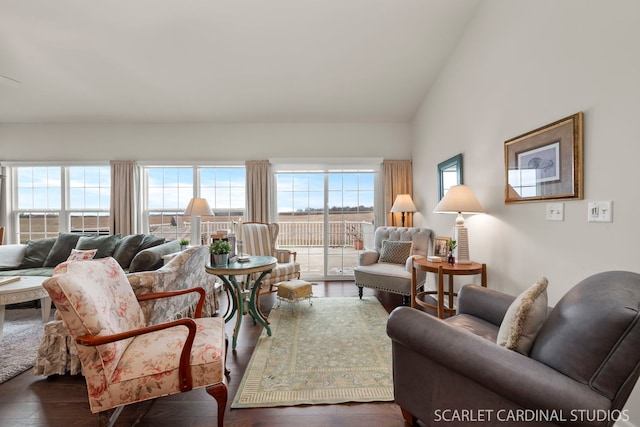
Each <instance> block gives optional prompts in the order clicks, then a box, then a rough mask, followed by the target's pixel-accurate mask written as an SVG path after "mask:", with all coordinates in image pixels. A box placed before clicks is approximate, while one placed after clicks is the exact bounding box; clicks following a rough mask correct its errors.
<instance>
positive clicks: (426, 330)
mask: <svg viewBox="0 0 640 427" xmlns="http://www.w3.org/2000/svg"><path fill="white" fill-rule="evenodd" d="M387 334H388V335H389V337H390V338H391V339H392V341H393V342H394V343H393V345H394V351H396V350H395V346H396V345H400V346H402V347H404V348H406V349H408V350H410V351H413V352H415V353H418V354H419V355H421V356H423V357H424V358H425V359H429V360H432V361H433V362H435V363H436V364H438V365H441V366H442V367H444V368H446V369H448V370H450V371H453V372H456V373H458V374H459V375H461V376H463V377H465V378H467V379H468V380H469V381H471V382H475V383H477V384H481V385H482V386H484V387H486V388H487V389H489V390H492V391H493V392H495V393H497V394H499V395H501V396H504V397H505V399H507V400H510V401H512V402H514V403H516V404H517V405H519V406H521V407H523V408H530V409H545V408H554V409H558V410H561V411H562V412H563V413H564V414H570V413H571V410H575V409H606V408H609V407H610V405H611V401H610V400H609V399H607V398H606V397H604V396H602V395H601V394H600V393H597V392H596V391H594V390H592V389H591V388H590V387H589V385H587V384H582V383H579V382H577V381H574V380H573V379H571V378H570V377H568V376H566V375H563V374H561V373H559V372H558V371H556V370H554V369H552V368H550V367H548V366H546V365H544V364H542V363H540V362H537V361H535V360H533V359H530V358H529V357H527V356H524V355H522V354H520V353H517V352H515V351H511V350H507V349H505V348H503V347H500V346H498V345H497V344H495V343H493V342H491V341H489V340H486V339H484V338H481V337H479V336H477V335H474V334H473V333H471V332H469V331H467V330H465V329H462V328H457V327H455V326H452V325H449V324H447V323H446V322H445V321H443V320H441V319H438V318H436V317H434V316H431V315H429V314H427V313H424V312H422V311H419V310H416V309H412V308H409V307H398V308H397V309H395V310H394V311H393V312H392V313H391V315H390V316H389V321H388V323H387ZM398 351H401V350H398ZM394 369H402V367H394ZM408 369H420V366H413V367H408Z"/></svg>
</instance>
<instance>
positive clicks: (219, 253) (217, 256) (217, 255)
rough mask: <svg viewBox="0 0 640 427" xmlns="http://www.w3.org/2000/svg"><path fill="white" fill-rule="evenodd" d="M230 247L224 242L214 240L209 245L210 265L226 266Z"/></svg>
mask: <svg viewBox="0 0 640 427" xmlns="http://www.w3.org/2000/svg"><path fill="white" fill-rule="evenodd" d="M230 252H231V245H230V244H229V242H227V241H226V240H220V239H218V240H214V241H213V243H211V245H209V253H210V254H211V264H212V265H227V263H228V262H229V253H230Z"/></svg>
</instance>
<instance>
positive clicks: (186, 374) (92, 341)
mask: <svg viewBox="0 0 640 427" xmlns="http://www.w3.org/2000/svg"><path fill="white" fill-rule="evenodd" d="M200 289H202V288H200ZM183 293H184V292H183ZM149 295H152V294H149ZM176 326H186V327H187V328H188V329H189V334H188V335H187V340H186V341H185V343H184V347H182V352H181V353H180V365H179V367H178V376H179V379H180V391H183V392H184V391H189V390H191V389H192V388H193V380H192V378H191V366H190V365H191V364H190V361H191V348H192V347H193V341H194V340H195V338H196V322H195V321H194V320H193V319H189V318H185V319H178V320H173V321H171V322H166V323H160V324H158V325H152V326H145V327H144V328H139V329H132V330H130V331H126V332H121V333H118V334H113V335H103V336H95V335H91V334H86V335H81V336H79V337H77V338H76V343H78V344H81V345H86V346H96V345H102V344H108V343H111V342H115V341H120V340H124V339H127V338H133V337H135V336H138V335H143V334H148V333H150V332H155V331H160V330H162V329H168V328H173V327H176Z"/></svg>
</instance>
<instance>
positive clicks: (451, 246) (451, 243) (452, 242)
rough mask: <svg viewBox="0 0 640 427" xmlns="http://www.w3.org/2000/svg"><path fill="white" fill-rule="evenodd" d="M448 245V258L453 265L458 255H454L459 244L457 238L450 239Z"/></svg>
mask: <svg viewBox="0 0 640 427" xmlns="http://www.w3.org/2000/svg"><path fill="white" fill-rule="evenodd" d="M447 246H449V256H448V258H447V262H448V263H449V264H451V265H453V264H455V263H456V257H455V256H453V250H454V249H455V248H456V246H458V242H456V241H455V240H449V243H447Z"/></svg>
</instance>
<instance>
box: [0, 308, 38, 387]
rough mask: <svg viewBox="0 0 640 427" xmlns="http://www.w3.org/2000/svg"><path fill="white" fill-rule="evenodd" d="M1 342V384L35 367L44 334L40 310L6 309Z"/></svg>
mask: <svg viewBox="0 0 640 427" xmlns="http://www.w3.org/2000/svg"><path fill="white" fill-rule="evenodd" d="M4 313H5V314H4V328H3V329H4V333H3V336H2V341H0V383H3V382H5V381H7V380H9V379H11V378H13V377H15V376H16V375H18V374H21V373H22V372H24V371H26V370H27V369H29V368H31V367H33V363H34V361H35V359H36V353H37V352H38V346H39V345H40V339H41V338H42V334H43V333H44V325H43V324H42V314H41V311H40V309H39V308H37V309H36V308H24V309H23V308H20V309H10V310H9V309H5V312H4Z"/></svg>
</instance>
